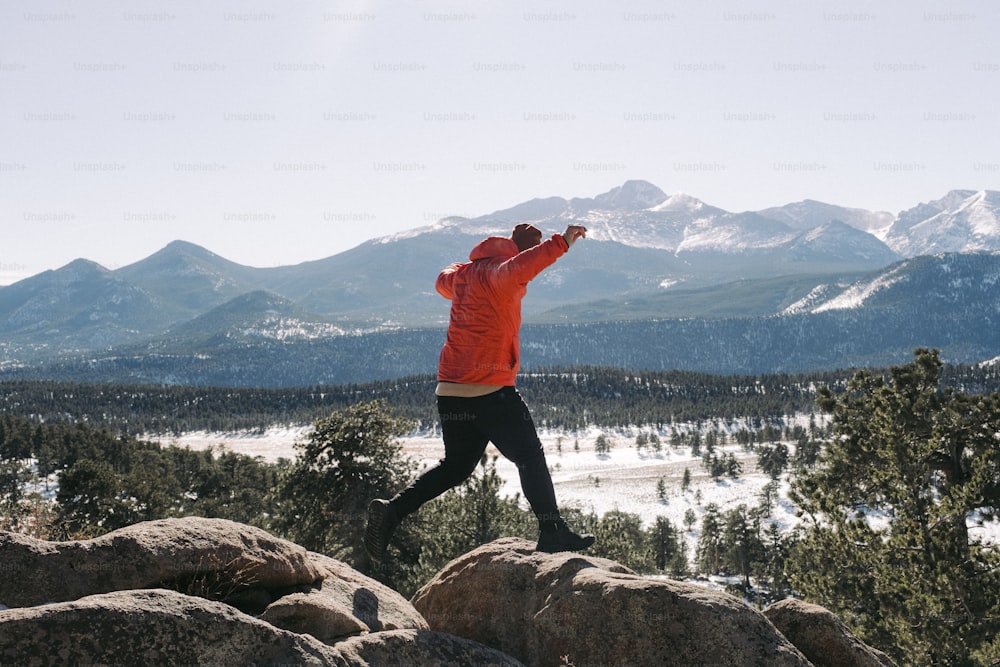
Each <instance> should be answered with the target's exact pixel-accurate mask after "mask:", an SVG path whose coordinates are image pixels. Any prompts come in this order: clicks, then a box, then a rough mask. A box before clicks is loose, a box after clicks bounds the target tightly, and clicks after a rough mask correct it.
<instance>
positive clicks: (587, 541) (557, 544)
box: [535, 519, 594, 553]
mask: <svg viewBox="0 0 1000 667" xmlns="http://www.w3.org/2000/svg"><path fill="white" fill-rule="evenodd" d="M593 543H594V536H593V535H589V534H587V535H577V534H576V533H574V532H573V531H572V530H570V527H569V526H567V525H566V522H565V521H563V520H562V519H556V520H555V521H541V522H540V523H539V527H538V546H537V547H535V551H544V552H545V553H556V552H557V551H583V550H584V549H586V548H588V547H590V545H592V544H593Z"/></svg>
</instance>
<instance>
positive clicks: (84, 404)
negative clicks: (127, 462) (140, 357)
mask: <svg viewBox="0 0 1000 667" xmlns="http://www.w3.org/2000/svg"><path fill="white" fill-rule="evenodd" d="M850 375H851V371H847V370H844V371H840V372H829V373H810V374H801V375H761V376H728V375H708V374H704V373H690V372H682V371H643V372H634V371H628V370H624V369H620V368H603V367H583V366H581V367H569V368H554V369H545V370H539V371H537V372H533V373H526V374H524V375H522V377H521V378H520V379H519V381H518V388H519V389H520V391H521V393H522V394H523V395H524V396H525V399H526V400H527V401H528V402H529V403H530V404H531V407H532V412H533V414H534V417H535V420H536V421H537V422H538V423H539V425H540V426H542V427H548V428H553V429H577V428H582V427H584V426H588V425H592V426H598V427H603V428H618V427H624V426H640V425H641V426H644V425H654V426H663V425H664V424H667V425H669V424H670V423H672V422H694V421H698V420H708V419H720V420H731V419H736V418H746V419H751V420H762V421H770V420H775V419H781V418H782V417H784V416H786V415H790V414H794V413H797V412H799V413H801V412H810V411H812V410H813V409H814V407H815V400H816V387H817V386H819V385H831V386H834V387H837V386H843V385H844V383H845V382H846V381H847V379H848V378H849V377H850ZM943 382H944V383H945V384H947V385H948V386H953V387H956V388H959V389H961V390H963V391H967V392H970V393H988V392H990V391H996V390H998V389H1000V365H992V366H965V365H956V366H946V367H945V368H944V371H943ZM434 384H435V382H434V378H433V376H430V375H421V376H412V377H406V378H402V379H400V380H391V381H390V380H387V381H381V382H371V383H367V384H348V385H340V386H331V387H303V388H290V389H262V388H246V387H184V386H154V385H122V384H84V383H74V382H44V381H15V382H2V383H0V414H8V415H18V416H24V417H28V418H30V419H32V420H34V421H37V422H48V423H50V422H87V423H90V424H94V425H102V426H106V427H109V428H113V429H116V430H121V431H124V432H127V433H130V434H134V435H136V434H150V435H152V434H167V433H172V434H179V433H183V432H186V431H201V430H205V431H242V430H251V429H264V428H267V427H269V426H273V425H297V424H309V423H311V422H312V421H314V420H315V419H317V418H319V417H323V416H326V415H327V414H329V413H330V412H331V411H332V410H336V409H340V408H343V407H346V406H348V405H351V404H354V403H358V402H361V401H366V400H373V399H379V398H381V399H385V400H386V402H387V403H388V404H389V405H391V406H392V408H393V410H394V412H395V413H396V414H399V415H400V416H402V417H405V418H407V419H411V420H413V421H414V422H415V423H416V425H417V428H430V427H433V425H434V423H435V422H436V420H437V415H436V412H435V410H436V408H435V404H434V397H433V394H434Z"/></svg>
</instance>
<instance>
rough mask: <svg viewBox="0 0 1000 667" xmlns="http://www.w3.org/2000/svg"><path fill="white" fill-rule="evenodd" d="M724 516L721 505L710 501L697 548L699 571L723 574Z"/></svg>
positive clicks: (702, 521)
mask: <svg viewBox="0 0 1000 667" xmlns="http://www.w3.org/2000/svg"><path fill="white" fill-rule="evenodd" d="M723 539H724V535H723V518H722V515H721V512H720V511H719V506H718V505H716V504H715V503H709V504H708V506H707V507H706V508H705V516H704V517H702V519H701V535H700V536H698V544H697V547H696V550H695V554H696V558H697V561H698V571H699V572H704V573H705V574H722V573H723V569H722V568H723V562H724V542H723Z"/></svg>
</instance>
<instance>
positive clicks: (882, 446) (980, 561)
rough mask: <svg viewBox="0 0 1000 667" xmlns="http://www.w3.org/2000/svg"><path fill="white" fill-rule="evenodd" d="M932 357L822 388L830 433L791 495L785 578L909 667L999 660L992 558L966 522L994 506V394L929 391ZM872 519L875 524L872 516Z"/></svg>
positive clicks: (999, 498) (999, 593) (998, 425)
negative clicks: (795, 508) (795, 533)
mask: <svg viewBox="0 0 1000 667" xmlns="http://www.w3.org/2000/svg"><path fill="white" fill-rule="evenodd" d="M940 377H941V361H940V359H939V357H938V353H937V351H930V350H926V349H919V350H917V351H916V354H915V359H914V360H913V361H912V362H910V363H908V364H906V365H903V366H899V367H895V368H893V369H890V371H889V375H888V377H881V376H876V375H875V374H873V373H872V372H869V371H860V372H857V373H856V374H855V375H854V377H853V378H852V379H851V381H850V382H849V383H848V386H847V390H846V391H844V392H843V393H841V394H839V395H835V394H834V393H833V391H832V390H830V389H828V388H827V389H824V390H823V391H822V392H821V394H820V400H819V406H820V407H821V408H822V409H823V410H824V411H827V412H829V413H831V414H832V415H833V434H834V436H835V437H834V438H833V439H832V440H831V441H830V442H828V443H827V444H826V450H825V451H824V452H823V453H822V454H821V458H820V462H819V465H818V467H817V469H816V470H815V471H813V472H812V473H810V474H808V475H806V476H804V477H802V478H800V480H799V482H798V483H797V484H796V487H795V495H794V500H795V501H796V502H797V503H798V504H799V506H800V507H801V508H802V509H803V510H804V511H805V512H806V513H807V516H810V517H811V518H812V521H811V523H810V525H809V526H808V529H807V531H806V532H805V535H804V537H803V539H802V540H801V541H800V542H799V543H798V544H797V545H796V547H795V548H794V549H793V551H792V554H791V556H790V559H789V562H788V569H789V574H790V577H791V582H792V584H793V586H794V587H795V588H796V590H799V591H801V592H802V593H803V594H804V595H805V596H806V597H807V598H810V599H812V600H813V601H815V602H817V603H819V604H821V605H823V606H825V607H827V608H828V609H830V610H831V611H833V612H835V613H837V614H838V615H840V616H841V618H843V619H844V620H845V621H846V622H847V623H848V624H849V625H851V626H852V627H853V628H854V630H855V631H856V632H857V633H858V634H859V635H860V636H862V637H864V638H865V639H867V640H868V641H869V642H870V643H871V644H873V645H875V646H879V647H880V648H882V649H883V650H886V651H888V652H890V653H891V654H893V655H894V657H895V658H896V659H897V660H899V661H900V662H903V663H909V664H928V665H932V664H933V665H936V664H987V663H990V662H995V661H997V660H998V659H1000V644H998V642H997V641H996V637H997V636H998V633H1000V555H998V554H997V552H996V549H995V548H993V546H991V545H984V544H983V543H982V542H981V541H980V539H978V538H974V537H972V536H971V535H970V532H969V528H968V521H969V520H970V519H976V518H977V517H978V519H977V520H979V521H982V522H992V521H995V520H996V514H995V512H996V508H997V507H998V506H1000V447H998V443H997V438H998V436H997V434H998V433H1000V393H993V394H990V395H980V396H970V395H966V394H963V393H960V392H959V391H957V390H954V389H951V388H947V387H946V388H941V387H939V382H940ZM870 519H876V520H870Z"/></svg>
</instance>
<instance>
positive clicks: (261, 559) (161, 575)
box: [0, 517, 321, 607]
mask: <svg viewBox="0 0 1000 667" xmlns="http://www.w3.org/2000/svg"><path fill="white" fill-rule="evenodd" d="M0 563H3V574H4V576H3V577H0V604H5V605H7V606H8V607H25V606H31V605H37V604H45V603H48V602H63V601H67V600H77V599H79V598H82V597H85V596H88V595H95V594H98V593H109V592H111V591H121V590H131V589H143V588H169V589H173V590H179V591H181V592H189V593H191V594H193V595H199V596H201V597H207V598H216V599H222V598H225V597H227V596H229V595H233V594H235V593H239V592H241V591H243V590H246V589H250V588H254V589H258V590H265V591H267V590H271V589H276V588H283V587H287V586H294V585H298V584H307V583H313V582H315V581H317V580H318V579H319V578H320V576H321V573H320V569H319V568H318V567H317V566H316V565H315V564H314V563H313V562H312V560H311V559H310V558H309V552H308V551H307V550H306V549H304V548H303V547H300V546H298V545H297V544H293V543H291V542H288V541H286V540H282V539H279V538H276V537H274V536H273V535H270V534H269V533H267V532H265V531H263V530H261V529H259V528H254V527H252V526H246V525H243V524H239V523H235V522H233V521H226V520H224V519H205V518H201V517H188V518H183V519H163V520H160V521H147V522H144V523H139V524H135V525H132V526H128V527H126V528H121V529H119V530H116V531H113V532H110V533H108V534H106V535H102V536H100V537H97V538H94V539H91V540H81V541H76V542H46V541H44V540H38V539H35V538H31V537H26V536H24V535H17V534H14V533H7V532H2V533H0Z"/></svg>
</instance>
